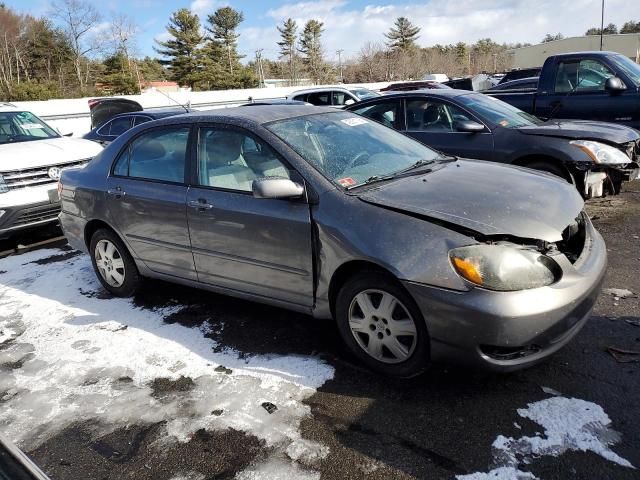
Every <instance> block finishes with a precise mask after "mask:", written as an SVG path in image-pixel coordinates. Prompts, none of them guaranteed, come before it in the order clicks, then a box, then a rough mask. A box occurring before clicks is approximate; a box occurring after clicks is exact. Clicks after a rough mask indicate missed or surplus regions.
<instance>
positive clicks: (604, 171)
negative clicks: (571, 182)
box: [576, 162, 640, 198]
mask: <svg viewBox="0 0 640 480" xmlns="http://www.w3.org/2000/svg"><path fill="white" fill-rule="evenodd" d="M577 172H578V173H579V175H578V178H576V180H577V181H578V182H579V185H578V186H579V187H580V186H581V187H582V189H581V193H582V195H583V196H584V197H585V198H598V197H603V196H605V195H606V194H609V195H617V194H619V193H620V190H621V187H622V184H623V183H624V182H631V181H633V180H638V179H640V165H638V163H637V162H631V163H628V164H626V165H620V166H615V165H599V166H594V165H593V164H588V165H587V166H586V167H585V166H584V164H583V165H577ZM580 184H581V185H580Z"/></svg>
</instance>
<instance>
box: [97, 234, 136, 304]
mask: <svg viewBox="0 0 640 480" xmlns="http://www.w3.org/2000/svg"><path fill="white" fill-rule="evenodd" d="M89 254H90V255H91V263H92V264H93V269H94V271H95V272H96V276H97V277H98V280H100V283H101V284H102V286H103V287H104V288H105V289H107V291H109V292H110V293H112V294H113V295H115V296H117V297H130V296H131V295H133V294H134V293H135V291H136V290H137V289H138V287H139V286H140V283H141V279H142V278H141V276H140V273H139V272H138V267H136V264H135V262H134V260H133V257H132V256H131V254H130V253H129V251H128V250H127V247H125V245H124V243H122V240H120V237H118V235H116V234H115V232H114V231H113V230H109V229H107V228H101V229H99V230H96V232H95V233H94V234H93V235H92V237H91V243H90V245H89Z"/></svg>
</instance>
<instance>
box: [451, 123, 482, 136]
mask: <svg viewBox="0 0 640 480" xmlns="http://www.w3.org/2000/svg"><path fill="white" fill-rule="evenodd" d="M455 127H456V130H457V131H458V132H467V133H478V132H482V131H484V125H482V124H481V123H478V122H474V121H473V120H462V121H458V122H456V124H455Z"/></svg>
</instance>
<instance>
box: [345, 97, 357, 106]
mask: <svg viewBox="0 0 640 480" xmlns="http://www.w3.org/2000/svg"><path fill="white" fill-rule="evenodd" d="M354 103H356V101H355V100H354V99H353V98H349V99H347V100H346V101H345V102H344V104H345V105H353V104H354Z"/></svg>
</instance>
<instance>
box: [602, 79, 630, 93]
mask: <svg viewBox="0 0 640 480" xmlns="http://www.w3.org/2000/svg"><path fill="white" fill-rule="evenodd" d="M604 89H605V90H606V91H607V92H609V93H620V92H623V91H625V90H626V89H627V86H626V85H625V84H624V82H623V81H622V80H620V79H619V78H618V77H609V78H607V80H606V81H605V82H604Z"/></svg>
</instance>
